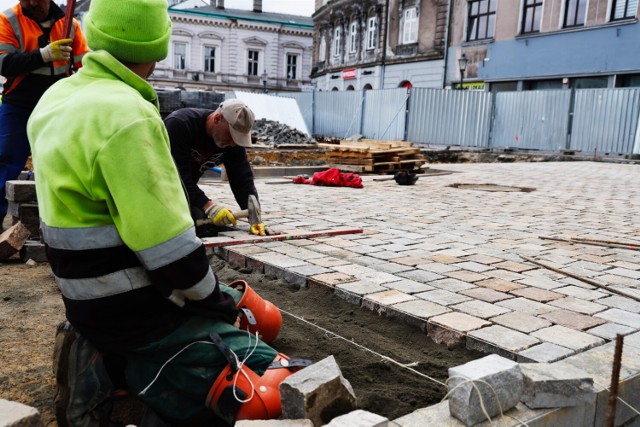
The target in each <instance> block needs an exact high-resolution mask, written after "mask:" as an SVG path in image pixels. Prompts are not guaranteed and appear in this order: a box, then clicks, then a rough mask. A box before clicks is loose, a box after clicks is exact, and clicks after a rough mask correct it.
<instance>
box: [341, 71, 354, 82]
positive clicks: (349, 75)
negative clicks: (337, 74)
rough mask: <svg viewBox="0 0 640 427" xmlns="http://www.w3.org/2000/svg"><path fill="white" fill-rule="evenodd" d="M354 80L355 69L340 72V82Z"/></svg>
mask: <svg viewBox="0 0 640 427" xmlns="http://www.w3.org/2000/svg"><path fill="white" fill-rule="evenodd" d="M355 78H356V69H355V68H347V69H346V70H342V80H351V79H355Z"/></svg>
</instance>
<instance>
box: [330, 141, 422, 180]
mask: <svg viewBox="0 0 640 427" xmlns="http://www.w3.org/2000/svg"><path fill="white" fill-rule="evenodd" d="M412 145H413V144H412V143H411V142H407V141H378V140H368V139H364V140H361V141H357V142H354V141H346V140H343V141H340V143H339V144H318V146H319V148H322V149H324V150H326V153H325V155H326V158H327V163H329V165H330V166H331V167H336V168H339V169H341V170H345V171H349V172H374V173H386V172H397V171H412V170H418V169H420V168H421V167H422V165H423V164H424V163H426V158H425V157H424V156H423V155H422V152H421V149H420V148H418V147H413V146H412Z"/></svg>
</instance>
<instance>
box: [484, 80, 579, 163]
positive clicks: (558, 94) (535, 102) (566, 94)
mask: <svg viewBox="0 0 640 427" xmlns="http://www.w3.org/2000/svg"><path fill="white" fill-rule="evenodd" d="M495 102H496V106H495V121H494V127H493V138H492V141H491V146H492V147H514V148H529V149H536V150H563V149H565V148H566V143H567V134H568V129H569V106H570V103H571V91H568V90H537V91H526V92H500V93H497V94H496V100H495Z"/></svg>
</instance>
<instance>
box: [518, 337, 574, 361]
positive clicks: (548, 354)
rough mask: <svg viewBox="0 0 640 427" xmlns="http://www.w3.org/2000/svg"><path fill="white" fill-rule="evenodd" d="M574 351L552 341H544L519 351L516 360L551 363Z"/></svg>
mask: <svg viewBox="0 0 640 427" xmlns="http://www.w3.org/2000/svg"><path fill="white" fill-rule="evenodd" d="M573 353H574V351H573V350H571V349H568V348H566V347H562V346H560V345H557V344H552V343H550V342H543V343H541V344H539V345H534V346H533V347H530V348H528V349H526V350H523V351H521V352H520V353H518V356H517V358H516V360H517V361H518V362H521V363H526V362H542V363H551V362H556V361H558V360H561V359H564V358H565V357H569V356H571V355H572V354H573Z"/></svg>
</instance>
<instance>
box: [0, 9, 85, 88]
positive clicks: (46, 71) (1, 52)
mask: <svg viewBox="0 0 640 427" xmlns="http://www.w3.org/2000/svg"><path fill="white" fill-rule="evenodd" d="M51 7H52V8H53V7H55V8H58V6H57V5H55V4H54V3H53V2H51ZM58 11H59V12H62V11H61V10H60V9H58ZM52 19H53V20H55V22H54V23H53V25H52V27H51V32H50V33H49V42H52V41H56V40H60V39H61V38H63V37H62V35H63V32H64V13H62V15H61V16H58V17H53V18H52ZM43 34H44V32H43V31H42V29H41V28H40V26H39V25H38V23H36V22H35V21H33V20H32V19H30V18H28V17H26V16H25V15H24V13H23V12H22V7H21V6H20V4H17V5H15V6H14V7H13V8H11V9H8V10H6V11H5V12H4V13H0V70H2V62H3V60H4V57H5V56H6V55H7V54H10V53H26V52H31V51H33V50H35V49H39V48H40V47H43V46H39V45H38V38H39V37H41V36H42V35H43ZM69 38H71V39H73V43H72V45H71V46H72V49H73V50H72V52H71V53H72V56H71V58H72V60H73V64H72V67H73V69H74V70H77V69H79V68H80V67H82V57H83V56H84V54H85V53H87V52H88V51H89V46H88V45H87V41H86V39H85V37H84V34H83V33H82V30H81V29H80V24H79V23H78V21H77V20H75V19H74V20H73V25H72V27H71V34H70V35H69ZM69 73H70V70H69V64H68V63H67V62H64V61H54V62H53V63H47V64H45V65H43V66H42V67H40V68H37V69H35V70H32V71H29V72H25V73H22V74H20V75H18V76H15V77H12V78H9V79H8V81H7V82H6V84H5V87H4V96H6V95H7V94H8V93H9V92H11V91H12V90H14V89H15V88H16V87H17V86H18V85H19V84H20V82H21V81H22V80H24V78H25V77H27V76H28V75H29V74H38V75H42V76H54V77H58V78H59V77H61V76H62V75H68V74H69ZM5 77H6V76H5Z"/></svg>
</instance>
